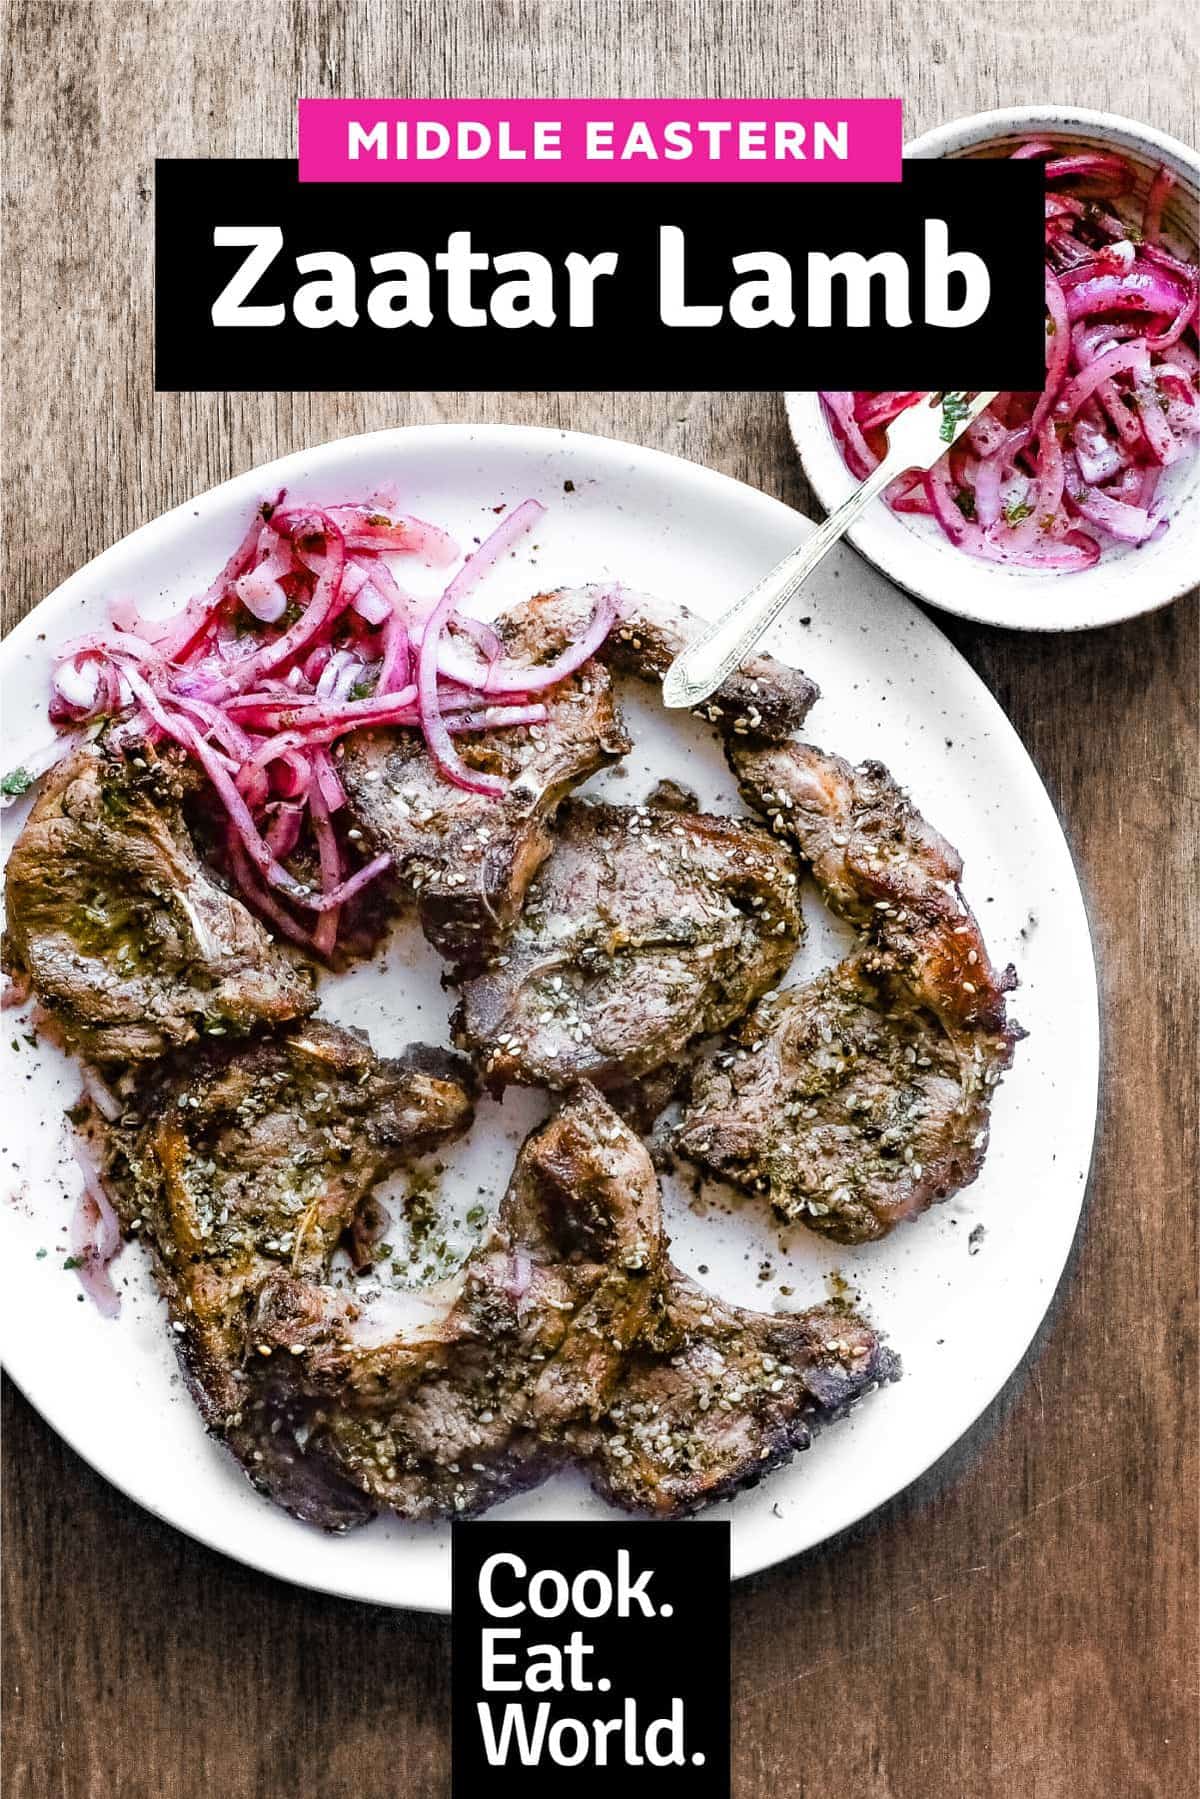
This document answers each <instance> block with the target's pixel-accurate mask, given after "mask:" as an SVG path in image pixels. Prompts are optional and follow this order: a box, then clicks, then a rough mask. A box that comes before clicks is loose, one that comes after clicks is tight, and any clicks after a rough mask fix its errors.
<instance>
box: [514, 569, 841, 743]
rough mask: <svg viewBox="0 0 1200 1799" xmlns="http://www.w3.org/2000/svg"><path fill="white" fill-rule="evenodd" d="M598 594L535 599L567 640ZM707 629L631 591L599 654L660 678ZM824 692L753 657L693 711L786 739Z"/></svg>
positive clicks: (624, 669) (767, 738)
mask: <svg viewBox="0 0 1200 1799" xmlns="http://www.w3.org/2000/svg"><path fill="white" fill-rule="evenodd" d="M596 592H597V590H596V588H595V587H569V588H567V587H564V588H560V589H559V590H558V592H557V593H554V594H542V595H540V596H539V598H538V599H537V600H534V601H532V602H531V604H533V605H535V606H537V605H542V604H544V603H545V602H546V601H553V602H554V604H555V609H556V612H557V614H558V616H559V617H560V618H562V619H563V620H564V622H565V623H566V626H567V638H568V639H569V637H570V636H573V635H576V634H578V632H579V631H580V630H581V629H582V628H583V626H584V624H585V623H586V621H587V620H588V619H589V618H590V617H591V615H592V612H593V610H594V608H595V604H596ZM519 610H520V609H519V608H518V611H519ZM701 629H702V621H701V620H699V619H697V618H696V617H695V615H694V614H693V613H691V612H689V611H688V610H687V608H686V607H684V606H669V605H667V604H666V603H665V602H664V601H662V600H657V599H655V598H654V597H653V596H652V595H651V594H644V593H630V592H629V591H628V590H626V591H625V592H624V594H623V599H622V606H621V617H620V619H619V620H618V622H617V624H616V625H615V626H614V627H613V629H612V631H611V632H610V634H609V637H608V640H607V642H606V643H605V644H604V646H603V648H602V649H601V651H600V655H601V657H602V659H603V660H604V661H605V662H607V663H608V665H609V667H610V668H615V669H616V670H617V671H618V673H620V674H625V675H633V676H634V677H635V678H636V679H637V680H639V681H653V682H661V681H662V678H663V676H664V675H665V674H666V672H667V670H668V669H669V668H670V666H671V664H672V662H674V660H675V658H676V656H678V655H679V653H680V651H681V650H683V649H685V648H686V647H687V644H688V642H689V641H690V639H691V638H692V637H693V636H695V634H696V633H697V632H698V631H699V630H701ZM565 640H567V639H564V641H565ZM820 697H821V692H820V688H819V687H817V685H816V683H815V682H813V681H810V680H809V678H808V676H807V675H806V674H804V673H803V672H802V671H801V670H800V669H798V668H789V667H788V666H787V664H786V663H783V662H779V661H777V659H776V658H775V657H774V656H768V655H765V654H763V655H753V656H750V657H748V658H747V660H746V661H745V662H744V663H743V665H742V667H741V668H739V669H738V670H737V671H736V673H734V674H732V675H730V677H729V679H728V680H727V681H725V682H724V683H723V684H722V685H721V686H720V687H718V689H717V691H716V693H714V694H713V695H712V696H711V697H710V698H709V699H707V700H705V701H704V702H703V704H702V705H700V706H697V707H696V708H695V710H696V712H697V713H698V714H699V716H700V717H701V718H705V719H707V720H708V721H709V723H710V724H715V725H716V726H717V727H718V728H719V730H720V731H721V732H722V734H723V735H730V734H731V735H733V736H736V737H753V738H757V739H759V740H761V741H763V742H767V743H780V742H782V741H784V740H785V739H786V738H788V737H790V736H791V735H792V733H793V732H794V731H798V730H799V729H800V727H801V725H802V724H803V723H804V721H805V719H806V718H807V717H808V715H809V713H810V712H811V710H812V708H813V706H814V704H815V703H816V701H817V700H818V699H820Z"/></svg>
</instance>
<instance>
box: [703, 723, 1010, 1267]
mask: <svg viewBox="0 0 1200 1799" xmlns="http://www.w3.org/2000/svg"><path fill="white" fill-rule="evenodd" d="M730 760H731V761H732V763H733V766H734V768H735V771H736V772H737V774H738V775H739V778H740V780H741V786H742V792H743V794H744V795H745V796H746V798H747V799H749V800H750V802H751V803H752V804H754V805H757V806H759V807H760V808H761V809H762V810H763V811H765V812H766V813H767V814H768V816H769V817H770V818H771V819H772V822H773V824H774V827H775V829H776V830H777V831H780V832H782V833H786V834H787V835H789V836H791V837H792V838H793V839H794V840H795V842H796V843H797V845H798V847H799V848H800V851H801V853H802V855H804V856H805V858H806V859H807V860H808V861H809V862H810V863H811V865H812V870H813V874H814V876H815V878H816V881H817V884H818V886H819V887H820V889H821V891H822V893H823V894H824V896H825V898H826V899H827V900H828V902H829V904H830V906H831V908H832V909H833V910H834V911H835V912H837V913H838V914H839V915H840V916H841V917H843V918H846V919H848V920H849V921H850V922H851V923H853V924H856V925H857V926H858V927H859V928H860V930H861V931H862V933H863V937H862V942H861V945H860V947H859V949H858V950H857V951H856V952H855V953H854V954H853V955H851V956H850V957H849V958H848V959H847V960H846V961H844V962H843V963H842V964H841V965H840V966H839V967H837V968H834V969H830V970H827V971H826V972H825V973H824V974H822V975H820V976H818V977H817V979H816V980H815V981H812V982H810V983H809V984H808V985H807V986H804V987H798V988H793V989H789V990H788V991H786V992H783V993H779V994H777V995H774V996H773V997H771V998H770V999H767V1000H764V1001H763V1002H762V1003H761V1004H760V1005H759V1006H757V1007H756V1008H755V1010H754V1011H753V1012H752V1013H750V1015H749V1016H748V1017H747V1018H746V1019H744V1020H743V1021H742V1023H741V1025H740V1026H739V1028H738V1030H737V1031H736V1033H735V1034H734V1036H733V1038H732V1040H731V1042H730V1043H729V1044H728V1045H726V1046H725V1047H724V1048H723V1049H722V1050H721V1051H720V1052H718V1053H717V1054H716V1055H714V1056H713V1057H711V1058H710V1059H709V1061H708V1062H707V1064H706V1065H705V1066H704V1067H702V1068H701V1069H699V1070H698V1071H697V1072H696V1074H695V1076H694V1078H693V1083H692V1096H691V1104H690V1105H689V1107H688V1109H687V1110H686V1111H685V1113H684V1116H683V1119H682V1121H681V1123H680V1126H679V1129H678V1131H677V1133H676V1137H675V1147H676V1148H677V1149H678V1150H679V1151H680V1153H681V1154H683V1155H685V1156H688V1157H690V1158H691V1159H692V1160H693V1161H696V1162H699V1163H701V1164H702V1165H703V1166H705V1167H708V1168H711V1169H712V1170H713V1171H714V1172H716V1173H718V1174H720V1175H722V1176H723V1177H724V1178H725V1179H727V1180H730V1181H733V1182H734V1183H736V1184H737V1185H739V1186H742V1187H746V1188H748V1189H749V1190H750V1191H752V1192H757V1193H762V1194H765V1195H766V1196H767V1197H768V1198H769V1199H770V1201H771V1204H772V1205H773V1206H774V1208H775V1210H776V1211H777V1212H778V1213H779V1214H780V1215H781V1216H782V1217H784V1218H788V1219H795V1220H801V1221H803V1222H804V1223H805V1224H807V1225H809V1226H810V1227H811V1228H812V1229H814V1230H818V1231H821V1232H823V1233H824V1234H825V1235H827V1236H831V1237H834V1238H836V1239H837V1240H838V1241H840V1242H844V1243H861V1242H865V1241H868V1240H869V1239H871V1238H876V1237H881V1236H884V1235H885V1234H886V1233H887V1232H888V1231H889V1230H891V1228H892V1227H893V1225H895V1224H896V1223H897V1222H898V1221H899V1220H901V1219H903V1218H909V1217H912V1216H914V1215H915V1214H917V1213H919V1212H922V1211H924V1210H925V1208H926V1207H927V1206H928V1205H930V1204H931V1203H932V1201H934V1200H935V1199H945V1198H947V1197H948V1196H949V1195H950V1194H951V1193H955V1192H957V1191H958V1190H959V1189H960V1188H962V1187H964V1186H966V1185H968V1184H969V1183H970V1182H971V1181H973V1180H974V1179H975V1177H976V1175H977V1174H978V1173H979V1169H980V1167H981V1166H982V1163H983V1157H984V1154H985V1151H986V1148H987V1141H988V1119H989V1112H990V1107H991V1097H992V1091H993V1089H994V1088H995V1086H996V1084H997V1083H998V1082H999V1080H1000V1078H1001V1076H1002V1075H1003V1073H1004V1071H1005V1069H1006V1068H1008V1066H1009V1065H1010V1063H1011V1061H1012V1056H1013V1049H1014V1046H1015V1044H1016V1043H1017V1041H1018V1040H1019V1038H1020V1037H1021V1035H1022V1032H1021V1030H1020V1027H1019V1026H1018V1025H1015V1024H1013V1023H1010V1022H1009V1021H1008V1019H1007V1017H1006V1006H1005V994H1006V993H1007V992H1008V991H1009V990H1010V989H1011V987H1012V986H1013V985H1014V983H1015V978H1016V977H1015V974H1014V971H1013V970H1012V969H1011V968H1010V969H1007V970H1005V971H1004V973H1003V974H999V973H997V972H996V971H995V970H994V969H993V967H992V965H991V962H990V960H989V958H988V954H987V950H986V948H985V946H984V943H983V938H982V934H981V933H980V930H979V926H978V924H977V922H976V920H975V918H974V916H973V914H972V913H971V911H970V910H969V908H968V907H967V905H966V902H965V901H964V900H963V898H962V895H961V894H960V892H959V891H958V886H957V882H958V879H959V876H960V875H961V873H962V863H961V860H960V858H959V856H958V853H957V851H956V850H954V849H953V848H952V847H951V846H950V845H949V844H948V843H947V842H946V841H945V839H944V838H942V837H940V836H939V835H938V833H937V832H936V831H934V830H933V829H932V827H931V826H930V825H928V824H927V823H926V821H925V820H924V819H923V818H922V817H921V815H920V813H918V812H917V811H916V810H915V809H914V808H913V806H912V805H911V803H910V801H909V800H908V799H907V798H906V796H905V795H904V794H903V793H902V792H901V791H900V789H899V788H898V787H897V786H896V784H895V782H894V781H893V780H892V778H891V776H890V775H889V774H888V772H887V770H886V769H885V768H883V767H882V766H881V764H879V763H866V764H864V766H863V767H862V768H860V769H852V768H850V766H849V765H848V764H847V763H845V762H843V761H842V760H841V758H840V757H835V756H827V755H825V754H824V753H823V752H822V751H820V750H815V749H813V748H812V747H811V746H809V745H806V744H791V745H786V746H783V747H781V748H779V749H749V748H744V747H743V746H741V745H736V746H732V747H731V751H730Z"/></svg>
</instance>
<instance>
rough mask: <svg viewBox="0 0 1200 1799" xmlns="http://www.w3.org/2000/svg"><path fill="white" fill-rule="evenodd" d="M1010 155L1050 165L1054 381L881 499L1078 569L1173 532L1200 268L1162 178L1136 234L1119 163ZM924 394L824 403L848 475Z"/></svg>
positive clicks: (1023, 563)
mask: <svg viewBox="0 0 1200 1799" xmlns="http://www.w3.org/2000/svg"><path fill="white" fill-rule="evenodd" d="M1013 154H1014V156H1015V157H1017V158H1022V159H1023V158H1032V157H1036V158H1038V159H1039V160H1043V161H1044V162H1045V173H1046V385H1045V387H1044V388H1043V390H1042V392H1041V393H1040V394H1032V393H1024V394H1022V393H1004V394H1000V395H999V396H998V397H997V398H996V400H995V401H994V402H993V404H992V405H991V406H990V407H989V408H988V409H987V411H986V412H984V413H982V414H981V415H980V417H979V418H978V419H976V420H975V422H974V424H973V425H971V426H970V428H969V429H968V430H967V431H966V432H965V433H964V434H963V436H962V437H961V438H960V439H959V440H958V442H957V443H956V444H955V445H954V447H953V449H952V450H950V451H949V452H948V454H947V455H945V456H943V457H942V459H941V461H940V462H938V463H937V464H936V465H935V466H934V467H933V468H932V469H930V470H929V471H928V472H924V473H921V472H914V473H911V474H905V475H902V476H901V477H900V478H899V479H898V480H896V481H893V482H892V483H891V484H890V485H889V486H888V487H887V488H886V489H885V492H884V498H885V500H886V501H887V503H888V505H889V506H891V508H892V510H893V511H894V512H899V513H922V514H925V515H927V516H929V517H932V518H933V519H935V520H936V522H937V524H938V525H939V526H940V527H941V529H942V530H943V531H944V532H945V534H946V536H947V537H948V538H949V539H950V541H951V543H954V544H957V545H958V547H959V548H960V549H963V550H966V551H967V553H968V554H969V555H972V556H979V557H982V558H984V559H985V560H987V561H990V562H1002V563H1007V564H1010V565H1012V566H1014V567H1022V568H1038V569H1059V570H1063V571H1068V572H1069V571H1073V570H1077V569H1085V568H1091V567H1092V566H1093V564H1094V563H1096V562H1097V561H1098V560H1099V558H1100V554H1101V551H1102V548H1103V546H1104V544H1105V543H1106V542H1115V543H1125V544H1144V543H1148V542H1150V541H1151V540H1152V539H1153V538H1156V537H1158V536H1159V535H1160V534H1161V533H1162V532H1164V531H1165V530H1166V529H1167V521H1166V519H1165V517H1164V516H1163V512H1162V507H1161V503H1160V501H1159V499H1158V487H1159V482H1160V479H1161V477H1162V473H1163V470H1164V469H1166V468H1169V467H1170V466H1171V464H1172V463H1175V462H1178V461H1179V460H1180V458H1181V457H1183V456H1185V455H1188V454H1190V453H1192V452H1194V450H1195V447H1196V438H1197V436H1198V435H1200V396H1198V394H1197V388H1198V386H1200V358H1198V357H1197V353H1196V331H1197V299H1198V296H1200V272H1198V270H1197V268H1196V266H1195V264H1193V263H1189V262H1185V261H1183V260H1181V259H1180V258H1179V257H1178V256H1176V255H1174V254H1172V253H1171V251H1169V250H1168V249H1166V248H1165V247H1164V245H1163V242H1162V216H1163V206H1164V203H1165V201H1166V199H1167V196H1168V194H1169V193H1170V191H1171V188H1172V187H1173V185H1174V177H1173V176H1172V175H1171V174H1170V173H1169V171H1168V170H1166V169H1165V168H1160V169H1159V170H1158V172H1157V174H1156V175H1155V176H1154V178H1153V180H1152V181H1151V183H1150V187H1149V190H1148V192H1147V195H1146V201H1145V206H1144V209H1143V212H1142V217H1141V222H1140V225H1139V226H1137V227H1134V226H1132V225H1130V224H1129V223H1127V222H1126V220H1124V219H1123V218H1122V217H1121V216H1120V214H1119V213H1118V211H1117V210H1116V206H1115V202H1116V201H1118V200H1119V199H1120V198H1121V196H1123V195H1125V194H1128V193H1129V192H1130V190H1131V189H1132V188H1133V186H1134V181H1135V172H1134V169H1133V168H1132V166H1131V165H1130V163H1128V162H1127V161H1126V159H1125V158H1124V157H1122V156H1117V155H1115V154H1110V153H1108V152H1099V151H1092V150H1080V151H1071V152H1069V153H1067V154H1062V153H1060V151H1059V150H1058V149H1056V147H1055V146H1054V145H1053V144H1050V143H1047V142H1044V141H1041V140H1032V141H1030V142H1027V143H1025V144H1022V145H1021V147H1020V149H1018V150H1016V151H1014V153H1013ZM924 397H925V396H924V395H923V394H920V393H822V395H821V400H822V402H823V404H824V407H825V412H826V416H827V418H828V420H829V423H830V427H831V429H832V431H833V434H834V437H835V439H836V440H837V443H838V445H839V448H840V449H841V452H842V456H843V458H844V460H845V462H846V464H847V466H848V467H849V468H850V470H851V471H852V473H853V474H855V475H856V476H858V477H859V478H860V479H861V478H863V477H864V476H866V475H868V474H869V473H870V471H871V470H872V469H873V468H874V467H875V466H876V465H877V463H878V462H879V460H880V458H881V456H882V454H883V450H884V441H885V436H884V434H885V430H886V427H887V425H888V424H889V423H890V422H891V420H892V419H894V418H896V417H897V415H898V414H899V413H901V412H903V411H904V410H905V408H906V407H908V406H912V405H914V404H915V403H916V401H918V400H920V399H923V398H924Z"/></svg>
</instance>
